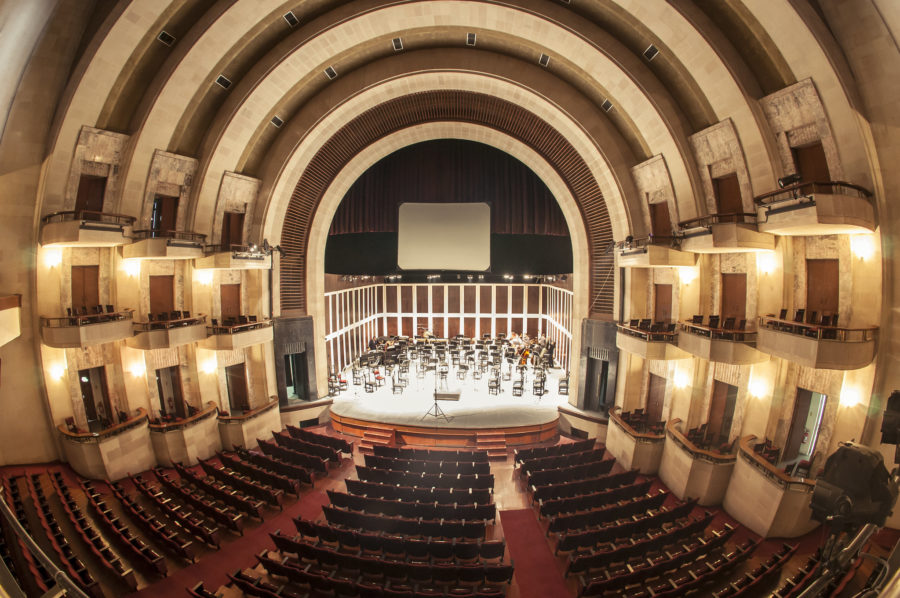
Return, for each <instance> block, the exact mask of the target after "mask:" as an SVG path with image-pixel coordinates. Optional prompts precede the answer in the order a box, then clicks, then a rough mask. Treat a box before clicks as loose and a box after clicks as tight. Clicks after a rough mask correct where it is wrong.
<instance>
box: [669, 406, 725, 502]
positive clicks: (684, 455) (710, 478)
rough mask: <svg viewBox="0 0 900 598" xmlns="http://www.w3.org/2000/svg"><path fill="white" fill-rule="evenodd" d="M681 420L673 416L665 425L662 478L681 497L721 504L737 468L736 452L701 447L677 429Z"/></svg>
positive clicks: (682, 498)
mask: <svg viewBox="0 0 900 598" xmlns="http://www.w3.org/2000/svg"><path fill="white" fill-rule="evenodd" d="M680 423H681V420H680V419H673V420H671V421H669V422H668V424H666V441H665V447H664V448H663V454H662V460H661V462H660V465H659V479H660V480H662V482H663V483H664V484H665V485H666V486H667V487H668V488H669V490H671V491H672V492H673V493H674V494H675V496H677V497H678V498H679V499H681V500H684V499H685V498H693V497H696V498H697V503H698V504H700V505H704V506H706V505H718V504H721V503H722V500H723V499H724V498H725V491H726V490H727V489H728V482H729V480H730V479H731V473H732V471H733V470H734V463H735V457H734V455H721V454H718V453H714V452H710V451H705V450H702V449H700V448H698V447H697V446H696V445H694V444H693V443H692V442H691V441H690V440H688V439H687V438H685V436H684V435H683V434H682V433H681V430H679V429H678V425H679V424H680Z"/></svg>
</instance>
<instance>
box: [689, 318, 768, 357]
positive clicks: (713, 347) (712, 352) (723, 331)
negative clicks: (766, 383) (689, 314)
mask: <svg viewBox="0 0 900 598" xmlns="http://www.w3.org/2000/svg"><path fill="white" fill-rule="evenodd" d="M755 347H756V330H748V329H747V327H746V320H741V321H740V322H739V323H738V324H737V325H735V321H734V318H726V320H725V322H724V323H723V325H722V327H721V328H720V327H719V316H710V317H709V321H708V322H707V323H706V324H704V323H703V316H695V317H694V319H693V320H692V321H689V322H688V321H685V322H681V323H680V324H679V325H678V348H679V349H681V350H682V351H685V352H687V353H690V354H691V355H695V356H697V357H702V358H703V359H706V360H709V361H716V362H719V363H729V364H732V365H745V364H748V363H758V362H760V361H766V360H767V359H768V357H767V356H766V355H765V354H763V353H760V352H759V351H757V350H756V348H755Z"/></svg>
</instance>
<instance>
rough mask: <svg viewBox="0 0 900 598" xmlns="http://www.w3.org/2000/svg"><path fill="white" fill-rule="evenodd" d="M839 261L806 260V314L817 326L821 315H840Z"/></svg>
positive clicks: (809, 320)
mask: <svg viewBox="0 0 900 598" xmlns="http://www.w3.org/2000/svg"><path fill="white" fill-rule="evenodd" d="M839 281H840V274H839V269H838V260H806V313H807V318H808V320H807V321H808V322H810V323H812V324H815V323H817V322H815V320H816V319H817V316H818V315H820V314H836V313H838V298H839V295H840V293H839V287H840V282H839Z"/></svg>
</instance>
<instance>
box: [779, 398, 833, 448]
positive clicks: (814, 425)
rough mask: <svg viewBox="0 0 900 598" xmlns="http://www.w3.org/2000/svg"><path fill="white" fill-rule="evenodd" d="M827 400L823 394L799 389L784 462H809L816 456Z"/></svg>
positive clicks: (785, 444) (785, 445) (786, 443)
mask: <svg viewBox="0 0 900 598" xmlns="http://www.w3.org/2000/svg"><path fill="white" fill-rule="evenodd" d="M826 399H827V397H826V396H825V395H823V394H822V393H819V392H813V391H811V390H807V389H805V388H798V389H797V398H796V399H795V400H794V413H793V415H792V416H791V427H790V429H789V430H788V435H787V440H786V441H785V443H784V452H783V453H782V455H781V460H782V462H785V463H789V462H792V461H796V460H801V461H809V460H810V458H811V457H812V456H813V455H814V454H815V451H816V442H817V441H818V439H819V426H820V425H821V424H822V415H823V414H824V413H825V400H826Z"/></svg>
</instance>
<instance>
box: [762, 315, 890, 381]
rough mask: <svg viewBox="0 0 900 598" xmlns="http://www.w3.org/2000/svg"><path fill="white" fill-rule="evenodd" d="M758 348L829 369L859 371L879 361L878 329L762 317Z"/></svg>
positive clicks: (796, 361)
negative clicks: (873, 361)
mask: <svg viewBox="0 0 900 598" xmlns="http://www.w3.org/2000/svg"><path fill="white" fill-rule="evenodd" d="M758 329H759V334H758V336H757V342H756V348H757V349H759V350H760V351H762V352H763V353H767V354H769V355H774V356H775V357H781V358H782V359H787V360H788V361H793V362H794V363H798V364H800V365H804V366H807V367H811V368H818V369H825V370H858V369H859V368H863V367H866V366H867V365H869V364H870V363H871V362H872V360H873V359H875V345H876V341H877V339H878V328H877V327H875V326H870V327H867V328H842V327H839V326H823V325H821V324H807V323H804V322H794V321H789V320H783V319H780V318H776V317H774V316H761V317H760V318H759V326H758Z"/></svg>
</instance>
